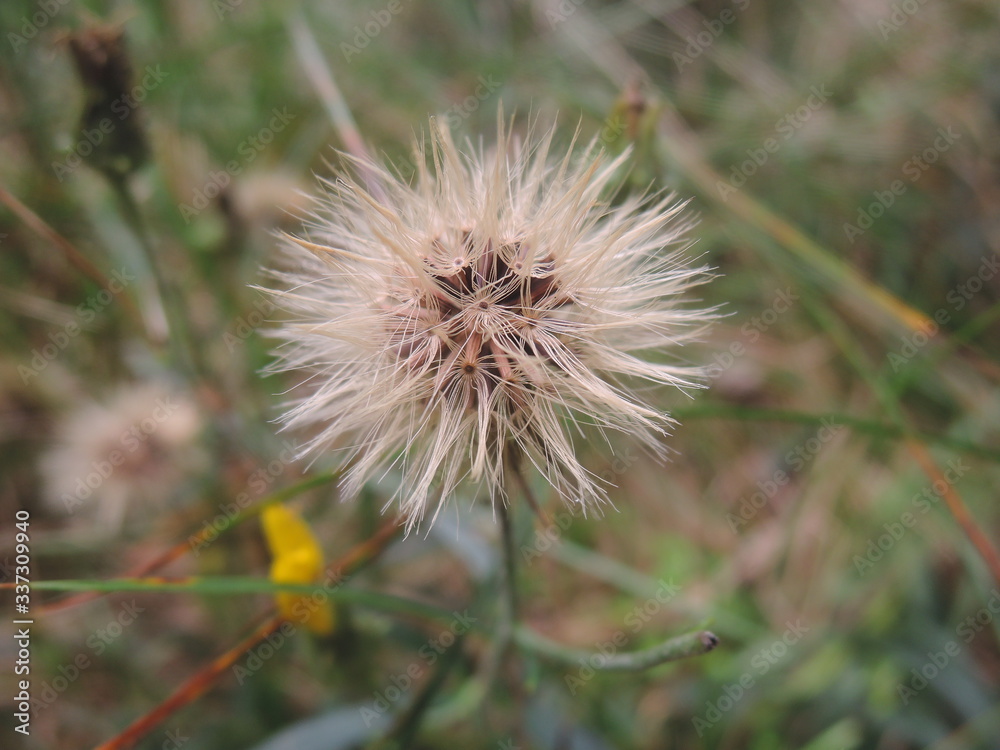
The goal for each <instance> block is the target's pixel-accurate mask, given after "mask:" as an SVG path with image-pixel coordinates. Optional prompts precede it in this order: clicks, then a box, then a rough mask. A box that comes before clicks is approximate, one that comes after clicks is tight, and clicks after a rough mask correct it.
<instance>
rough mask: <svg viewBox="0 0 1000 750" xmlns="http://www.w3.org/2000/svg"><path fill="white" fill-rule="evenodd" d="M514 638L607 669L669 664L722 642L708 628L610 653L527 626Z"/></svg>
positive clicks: (551, 656) (548, 654) (542, 651)
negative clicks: (552, 637)
mask: <svg viewBox="0 0 1000 750" xmlns="http://www.w3.org/2000/svg"><path fill="white" fill-rule="evenodd" d="M514 638H515V640H516V641H517V643H518V644H519V645H520V646H521V647H522V648H526V649H529V650H531V651H534V652H536V653H537V654H539V655H541V656H545V657H548V658H549V659H552V660H553V661H558V662H562V663H564V664H570V665H573V666H574V667H576V666H580V665H581V663H582V664H587V665H589V666H591V667H593V668H594V669H596V670H599V671H604V672H641V671H643V670H645V669H650V668H651V667H656V666H659V665H660V664H666V663H667V662H671V661H678V660H680V659H687V658H689V657H692V656H701V655H702V654H707V653H708V652H709V651H711V650H712V649H714V648H715V647H716V646H718V645H719V639H718V637H716V635H715V634H714V633H712V632H710V631H708V630H692V631H691V632H690V633H684V634H683V635H678V636H676V637H674V638H671V639H669V640H666V641H664V642H663V643H661V644H659V645H658V646H653V647H652V648H647V649H644V650H642V651H632V652H630V653H624V654H611V655H610V656H608V655H605V654H602V653H599V652H595V651H586V650H584V649H577V648H572V647H570V646H564V645H562V644H561V643H556V642H555V641H550V640H549V639H548V638H546V637H544V636H541V635H539V634H538V633H536V632H535V631H533V630H529V629H528V628H526V627H519V628H517V629H516V630H515V632H514Z"/></svg>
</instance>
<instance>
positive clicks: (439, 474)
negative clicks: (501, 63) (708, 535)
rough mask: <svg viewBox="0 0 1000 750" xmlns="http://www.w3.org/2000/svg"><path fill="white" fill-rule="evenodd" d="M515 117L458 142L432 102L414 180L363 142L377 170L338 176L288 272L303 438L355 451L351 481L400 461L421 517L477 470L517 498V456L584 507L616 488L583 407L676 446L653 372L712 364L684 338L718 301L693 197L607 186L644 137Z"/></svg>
mask: <svg viewBox="0 0 1000 750" xmlns="http://www.w3.org/2000/svg"><path fill="white" fill-rule="evenodd" d="M499 131H500V132H499V134H498V138H497V143H496V145H495V147H493V148H488V149H487V148H484V147H482V146H480V147H479V148H474V147H473V146H472V145H471V144H467V145H466V146H465V147H464V148H462V149H460V148H459V147H457V146H456V144H455V143H454V142H453V139H452V137H451V135H450V133H449V132H448V131H447V130H446V129H444V128H442V127H440V126H439V125H438V123H437V122H434V121H432V123H431V136H430V139H429V141H430V142H429V146H427V145H421V146H419V147H418V148H417V153H416V164H417V173H416V175H415V177H414V179H413V180H412V182H409V183H408V182H404V181H402V180H400V179H399V178H398V177H397V176H395V175H393V174H390V173H389V172H388V171H387V170H386V169H384V168H382V167H381V166H379V165H377V164H374V163H371V162H368V161H364V160H354V167H355V171H356V173H357V174H359V175H363V176H364V180H363V181H362V180H361V179H359V178H358V177H355V176H352V175H351V174H341V175H340V176H339V177H338V178H337V179H336V180H335V181H326V182H324V187H325V190H324V193H323V195H322V196H321V197H320V198H319V199H318V200H317V208H316V210H315V212H314V213H313V215H312V216H311V220H310V221H309V222H308V225H307V228H306V233H305V234H306V238H302V237H289V238H288V240H287V242H286V243H285V248H286V251H287V254H286V263H285V266H284V270H282V271H276V272H274V276H275V277H276V279H277V280H278V281H279V282H280V286H281V287H282V289H281V290H278V291H273V292H272V294H274V296H275V297H276V302H277V305H278V307H280V308H282V309H283V310H284V311H285V313H286V318H287V322H285V323H284V324H283V325H282V327H281V328H279V329H278V330H277V331H276V335H277V336H278V337H280V338H281V339H282V340H283V344H282V345H281V346H280V347H279V349H278V355H279V361H278V362H277V363H276V369H279V370H294V371H303V372H306V373H308V376H307V377H306V378H305V379H304V380H303V382H301V383H300V384H299V385H298V387H297V388H296V389H294V390H293V394H294V400H293V402H292V403H291V404H290V405H289V408H288V411H287V413H286V414H285V415H284V422H285V423H286V425H287V426H288V427H290V428H293V429H303V430H308V431H311V434H312V435H313V436H312V437H311V439H310V440H309V441H308V442H307V443H306V444H305V445H304V446H303V448H302V453H303V455H310V456H314V457H315V456H317V455H319V454H321V453H323V452H326V451H329V450H331V449H340V450H344V451H346V452H347V453H348V454H349V455H348V459H349V469H348V470H347V472H346V473H345V476H344V479H343V489H344V491H345V495H347V496H352V495H354V494H356V493H357V492H358V491H359V490H360V488H361V487H362V485H363V484H364V483H365V482H366V481H368V480H369V479H371V478H374V477H377V476H379V475H380V474H381V473H384V472H385V471H386V470H388V469H390V468H393V467H394V468H396V469H398V470H399V472H400V473H401V476H402V482H401V484H400V486H399V488H398V491H397V492H396V495H395V498H393V499H394V500H398V502H399V505H400V510H401V512H402V514H403V515H404V516H405V518H406V519H407V525H408V529H409V528H411V527H413V526H414V525H415V524H417V523H418V522H419V521H420V520H421V519H423V518H424V517H425V515H426V514H427V513H428V511H431V512H432V515H436V514H437V512H438V511H440V509H441V508H442V507H443V506H444V504H445V503H446V502H447V500H448V499H449V497H450V496H451V495H452V494H453V492H454V490H455V488H456V487H457V485H458V484H459V483H460V482H462V481H464V480H469V481H471V482H473V483H478V484H481V485H484V486H485V488H486V490H487V491H488V493H489V495H490V497H491V499H492V500H493V501H494V502H495V501H496V500H497V499H500V500H502V501H503V502H506V496H505V493H504V487H505V477H504V475H505V472H508V473H509V472H510V471H511V470H512V469H513V463H514V462H516V463H518V464H522V463H524V462H525V461H530V462H531V463H532V464H534V466H535V467H536V468H537V470H538V471H539V472H541V473H542V474H543V475H544V476H545V478H546V479H547V480H548V482H549V483H551V485H552V486H553V487H554V488H555V489H556V490H557V491H558V492H559V493H560V494H561V495H562V496H563V497H564V498H566V499H567V500H568V501H569V502H571V503H576V504H580V505H581V506H583V508H582V509H583V510H584V511H586V510H587V508H588V507H590V506H592V505H594V504H598V503H600V502H602V501H603V500H605V499H606V488H605V487H603V486H602V485H601V483H600V482H599V480H598V479H597V478H596V477H595V475H594V474H593V473H591V472H590V471H588V470H587V468H586V467H584V466H583V465H581V463H580V461H579V460H578V458H577V455H576V450H575V446H574V441H578V440H581V439H585V436H586V434H587V433H586V431H585V430H583V429H581V426H582V425H590V426H591V427H590V428H589V429H594V428H596V429H597V430H607V429H613V430H620V431H623V432H626V433H628V434H630V435H632V436H634V437H635V438H636V439H637V440H639V441H640V442H642V443H644V444H645V445H646V446H648V447H650V448H652V449H653V450H654V451H656V452H657V453H660V454H662V453H663V452H664V446H663V443H662V436H663V435H664V434H666V430H667V428H668V427H669V426H670V424H671V420H670V418H669V416H668V415H667V414H665V413H664V412H662V411H660V410H659V409H657V408H655V407H654V406H653V405H651V404H648V403H646V402H645V401H644V399H643V398H640V397H639V395H638V394H637V391H636V388H637V387H638V386H641V385H642V384H643V383H645V384H646V385H648V384H650V383H652V384H660V385H667V386H672V387H674V388H678V389H681V390H685V389H689V388H693V387H696V386H697V384H698V381H699V379H700V377H701V376H702V371H701V368H699V367H695V366H691V365H688V364H685V363H684V361H683V360H682V358H681V356H679V349H680V348H681V347H682V346H683V345H684V344H685V343H687V342H690V341H691V340H692V339H693V338H695V337H697V336H698V335H699V334H700V333H701V331H702V329H703V328H704V326H705V324H707V323H708V322H709V321H710V320H711V318H712V317H713V312H712V311H711V310H704V309H692V308H690V307H685V306H684V305H683V300H684V294H685V292H686V291H687V290H688V289H690V288H691V287H692V286H694V285H696V284H698V283H701V282H703V281H704V280H705V279H706V278H707V276H706V269H705V268H703V267H691V266H689V265H688V264H687V262H686V258H685V253H684V252H683V250H684V249H685V247H686V245H687V243H688V241H687V240H686V239H685V231H686V230H687V229H688V227H689V222H688V221H687V219H686V218H685V215H684V209H683V205H682V204H680V203H677V202H676V201H675V200H674V199H673V197H672V196H664V195H657V196H648V195H642V196H633V197H629V198H626V199H625V200H623V201H621V202H619V203H617V204H613V205H612V204H611V203H609V198H611V197H612V193H613V189H614V188H615V187H616V176H618V177H620V174H621V171H622V170H621V167H622V166H623V164H624V163H625V161H626V159H627V158H628V154H623V155H621V156H619V157H617V158H608V157H606V156H605V155H604V154H603V153H602V152H601V150H600V149H599V148H598V147H597V145H596V143H592V144H591V145H590V147H589V148H586V149H582V150H581V151H579V152H574V150H573V148H572V146H571V147H570V149H569V150H568V151H567V152H566V153H565V154H561V155H553V153H552V150H553V147H552V140H553V132H552V131H550V132H549V133H548V134H547V135H545V136H542V137H540V138H537V139H536V138H535V137H534V136H533V135H532V134H531V133H529V135H528V137H527V139H526V141H524V142H522V141H520V140H519V139H517V138H516V137H515V136H514V135H513V134H512V133H511V131H510V129H509V128H505V127H504V126H503V123H502V120H501V123H500V127H499ZM644 390H646V389H644ZM390 502H391V501H390Z"/></svg>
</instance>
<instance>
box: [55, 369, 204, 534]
mask: <svg viewBox="0 0 1000 750" xmlns="http://www.w3.org/2000/svg"><path fill="white" fill-rule="evenodd" d="M202 428H203V423H202V420H201V417H200V416H199V411H198V408H197V406H196V404H195V403H194V401H193V400H192V399H191V398H190V397H189V396H187V395H186V394H184V393H182V392H179V391H176V390H174V389H172V388H169V387H167V386H165V385H162V384H159V383H139V384H121V385H119V386H118V387H117V388H116V389H115V390H114V391H112V392H110V393H109V394H108V395H107V397H106V398H105V399H103V400H101V401H86V402H84V403H82V404H80V405H78V406H77V407H76V408H74V409H73V410H72V411H70V412H68V413H67V414H66V415H65V416H64V417H63V419H62V420H61V421H60V422H59V423H58V425H57V427H56V433H55V436H54V441H53V447H52V448H51V449H50V450H49V451H48V452H47V453H46V454H45V455H44V456H43V457H42V464H41V473H42V476H43V477H44V478H45V482H46V491H45V498H46V500H47V502H48V504H49V505H50V507H51V508H52V509H53V512H54V513H55V514H57V515H64V517H65V516H70V517H73V518H74V519H78V520H79V521H80V523H78V524H74V531H75V532H77V533H89V534H92V535H94V536H97V537H103V538H110V537H113V536H114V535H115V534H117V533H120V532H121V530H122V528H123V526H124V525H125V523H126V519H127V518H128V517H129V515H130V510H132V508H131V506H133V505H136V506H138V508H137V509H136V511H137V512H132V513H131V516H132V518H133V519H135V520H137V521H139V520H142V519H147V518H149V517H151V516H153V515H154V513H153V512H154V511H156V510H162V509H163V508H164V507H166V506H167V505H169V504H170V503H171V502H173V501H174V500H175V499H176V496H177V495H178V494H179V492H180V489H181V488H182V487H183V486H184V482H185V481H186V480H189V479H190V478H191V477H193V476H195V475H196V474H198V473H199V472H201V471H203V470H204V468H205V459H204V456H203V451H201V450H200V449H199V447H198V444H197V438H198V435H199V433H200V432H201V430H202Z"/></svg>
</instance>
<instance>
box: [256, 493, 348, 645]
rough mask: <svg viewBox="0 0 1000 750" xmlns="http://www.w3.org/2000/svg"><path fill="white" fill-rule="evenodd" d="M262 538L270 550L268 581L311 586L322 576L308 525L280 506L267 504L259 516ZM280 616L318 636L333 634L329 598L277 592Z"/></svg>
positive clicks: (320, 557) (319, 592)
mask: <svg viewBox="0 0 1000 750" xmlns="http://www.w3.org/2000/svg"><path fill="white" fill-rule="evenodd" d="M261 523H262V525H263V527H264V537H265V539H266V540H267V546H268V548H269V549H270V551H271V555H272V558H273V560H272V562H271V573H270V579H271V580H272V581H273V582H275V583H314V582H316V581H317V580H318V579H319V577H320V575H321V574H322V573H323V567H324V561H323V550H322V548H321V547H320V546H319V543H318V542H317V541H316V538H315V537H314V536H313V534H312V531H311V530H310V529H309V526H308V524H306V522H305V521H303V520H302V518H301V517H299V515H298V514H297V513H295V511H293V510H291V509H289V508H287V507H285V506H284V505H271V506H268V507H267V508H265V509H264V511H263V513H262V515H261ZM275 601H276V603H277V605H278V611H279V613H280V614H281V616H282V617H284V618H285V619H286V620H289V621H290V622H292V623H295V624H297V625H303V626H305V627H306V628H307V629H308V630H310V631H311V632H313V633H316V634H318V635H327V634H329V633H331V632H332V631H333V627H334V624H335V618H334V613H333V609H332V607H331V603H330V601H329V598H328V597H327V596H326V595H325V593H324V592H322V590H321V589H317V595H316V596H310V595H303V594H293V593H279V594H277V595H276V596H275Z"/></svg>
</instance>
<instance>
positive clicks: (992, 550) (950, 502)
mask: <svg viewBox="0 0 1000 750" xmlns="http://www.w3.org/2000/svg"><path fill="white" fill-rule="evenodd" d="M906 445H907V447H908V448H909V449H910V452H911V453H912V454H913V457H914V458H916V459H917V463H919V464H920V467H921V468H922V469H923V470H924V473H925V474H927V476H928V477H930V479H931V480H932V481H933V482H934V484H935V492H936V491H937V484H938V483H939V482H940V483H941V485H942V486H943V487H944V489H943V490H942V492H941V497H942V498H944V501H945V504H946V505H947V506H948V510H950V511H951V514H952V515H953V516H954V517H955V520H956V521H958V525H959V526H961V527H962V531H964V532H965V535H966V536H967V537H968V538H969V541H970V542H972V545H973V546H974V547H975V548H976V551H977V552H979V554H980V556H981V557H982V558H983V560H984V561H985V562H986V565H987V567H989V569H990V572H991V573H992V574H993V577H994V578H995V579H996V580H997V581H1000V553H998V552H997V548H996V547H994V546H993V543H992V542H991V541H990V540H989V537H987V536H986V534H984V533H983V532H982V529H980V528H979V525H978V524H977V523H976V520H975V519H974V518H973V517H972V514H971V513H970V512H969V508H968V506H966V504H965V501H964V500H962V496H961V495H959V494H958V492H957V491H956V490H955V488H954V487H953V486H952V484H951V482H949V481H948V480H947V479H946V478H945V476H944V474H942V473H941V470H940V469H939V468H938V467H937V464H936V463H935V462H934V459H933V458H932V457H931V455H930V453H929V452H928V450H927V448H926V446H924V445H923V444H922V443H918V442H917V441H915V440H907V441H906Z"/></svg>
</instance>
